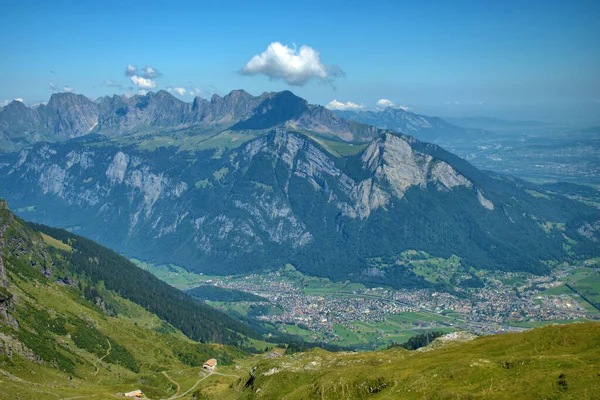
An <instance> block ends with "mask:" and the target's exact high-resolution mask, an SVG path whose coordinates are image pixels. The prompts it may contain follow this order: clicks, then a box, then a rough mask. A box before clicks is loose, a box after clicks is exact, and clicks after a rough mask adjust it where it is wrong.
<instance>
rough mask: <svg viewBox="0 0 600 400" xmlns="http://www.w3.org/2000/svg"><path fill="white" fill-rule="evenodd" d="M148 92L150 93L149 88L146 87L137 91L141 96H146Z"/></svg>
mask: <svg viewBox="0 0 600 400" xmlns="http://www.w3.org/2000/svg"><path fill="white" fill-rule="evenodd" d="M147 93H148V91H147V90H144V89H140V90H138V92H137V94H139V95H140V96H145V95H146V94H147Z"/></svg>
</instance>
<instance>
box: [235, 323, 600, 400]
mask: <svg viewBox="0 0 600 400" xmlns="http://www.w3.org/2000/svg"><path fill="white" fill-rule="evenodd" d="M257 366H258V368H257V370H256V380H255V381H254V384H253V390H249V389H246V390H244V391H242V393H241V394H240V397H239V398H241V399H280V398H286V399H288V400H292V399H313V398H315V399H346V398H348V399H398V398H406V399H471V398H485V399H488V398H494V399H542V398H543V399H557V398H565V399H593V398H597V397H596V396H597V395H598V393H599V392H598V391H599V390H600V379H599V377H598V367H599V366H600V323H597V322H593V323H578V324H577V323H576V324H570V325H561V326H557V325H555V326H550V327H545V328H539V329H535V330H532V331H528V332H525V333H514V334H505V335H495V336H488V337H481V338H477V339H475V340H473V341H470V342H465V343H460V344H458V343H457V344H451V345H448V346H445V347H442V348H438V349H433V350H431V351H407V350H404V349H399V348H394V349H391V350H387V351H379V352H372V353H344V354H341V353H328V352H325V351H323V350H314V351H311V352H307V353H299V354H295V355H293V356H285V357H281V358H273V359H269V360H262V361H260V362H259V363H258V364H257ZM259 389H260V390H259Z"/></svg>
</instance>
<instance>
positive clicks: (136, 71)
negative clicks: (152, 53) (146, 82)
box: [125, 64, 162, 79]
mask: <svg viewBox="0 0 600 400" xmlns="http://www.w3.org/2000/svg"><path fill="white" fill-rule="evenodd" d="M161 75H162V74H161V73H160V72H159V71H158V70H157V69H156V68H154V67H151V66H149V65H146V66H145V67H144V68H138V67H137V66H135V65H132V64H128V65H127V67H126V68H125V76H128V77H130V78H131V77H133V76H141V77H142V78H145V79H154V78H158V77H159V76H161Z"/></svg>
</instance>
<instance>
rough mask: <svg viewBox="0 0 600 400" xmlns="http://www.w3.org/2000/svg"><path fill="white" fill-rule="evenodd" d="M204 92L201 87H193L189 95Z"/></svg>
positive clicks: (198, 94)
mask: <svg viewBox="0 0 600 400" xmlns="http://www.w3.org/2000/svg"><path fill="white" fill-rule="evenodd" d="M201 94H202V90H201V89H200V88H193V89H190V91H189V92H188V95H190V96H194V97H195V96H200V95H201Z"/></svg>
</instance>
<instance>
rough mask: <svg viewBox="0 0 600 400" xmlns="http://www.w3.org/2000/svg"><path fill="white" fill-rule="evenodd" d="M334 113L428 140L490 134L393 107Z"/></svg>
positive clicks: (477, 136) (478, 136) (434, 140)
mask: <svg viewBox="0 0 600 400" xmlns="http://www.w3.org/2000/svg"><path fill="white" fill-rule="evenodd" d="M335 113H336V114H337V115H339V116H340V117H342V118H345V119H349V120H352V121H357V122H360V123H363V124H369V125H373V126H376V127H378V128H381V129H390V130H393V131H396V132H402V133H406V134H408V135H412V136H414V137H416V138H417V139H419V140H423V141H428V142H437V141H438V140H443V141H447V140H449V139H456V138H461V139H462V138H469V137H475V138H480V137H481V136H483V135H490V132H486V131H484V130H482V129H479V128H477V127H469V128H463V127H460V126H456V125H453V124H451V123H449V122H447V121H445V120H443V119H441V118H437V117H428V116H425V115H420V114H415V113H412V112H410V111H406V110H403V109H400V108H393V107H388V108H386V109H384V110H380V111H335Z"/></svg>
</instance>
